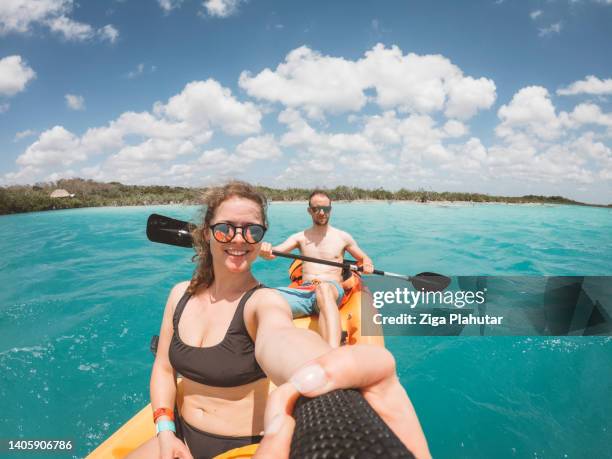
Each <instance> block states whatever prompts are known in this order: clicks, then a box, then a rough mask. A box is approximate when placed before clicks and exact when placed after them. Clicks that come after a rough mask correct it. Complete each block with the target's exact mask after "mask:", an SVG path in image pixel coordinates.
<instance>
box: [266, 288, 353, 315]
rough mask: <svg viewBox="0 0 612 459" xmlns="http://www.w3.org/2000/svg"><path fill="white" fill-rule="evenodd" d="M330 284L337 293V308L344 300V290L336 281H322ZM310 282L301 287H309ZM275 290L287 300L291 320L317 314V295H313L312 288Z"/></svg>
mask: <svg viewBox="0 0 612 459" xmlns="http://www.w3.org/2000/svg"><path fill="white" fill-rule="evenodd" d="M323 282H328V283H330V284H332V285H333V286H334V287H336V290H337V291H338V298H337V299H336V304H337V305H338V306H339V305H340V303H341V302H342V298H344V289H343V288H342V286H341V285H340V284H339V283H338V282H336V281H323ZM311 285H312V283H311V282H304V283H303V284H302V287H309V286H311ZM276 290H278V291H279V292H280V294H281V295H283V298H285V300H287V303H289V306H291V313H292V314H293V318H294V319H297V318H298V317H305V316H310V315H312V314H313V313H314V314H318V313H319V307H318V306H317V295H316V293H315V289H314V288H310V289H306V288H304V289H302V288H291V287H276Z"/></svg>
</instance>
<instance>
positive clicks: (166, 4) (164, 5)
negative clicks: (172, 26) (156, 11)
mask: <svg viewBox="0 0 612 459" xmlns="http://www.w3.org/2000/svg"><path fill="white" fill-rule="evenodd" d="M157 3H159V6H160V7H161V9H162V10H164V11H165V12H166V13H168V12H170V11H172V10H173V9H175V8H180V6H181V3H183V0H157Z"/></svg>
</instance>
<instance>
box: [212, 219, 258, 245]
mask: <svg viewBox="0 0 612 459" xmlns="http://www.w3.org/2000/svg"><path fill="white" fill-rule="evenodd" d="M237 229H240V234H241V235H242V239H244V240H245V241H246V242H248V243H249V244H257V243H258V242H261V240H262V239H263V237H264V234H266V230H267V228H266V227H265V226H263V225H258V224H256V223H248V224H246V225H244V226H238V225H232V224H231V223H216V224H214V225H211V226H210V230H211V231H212V234H213V237H214V238H215V240H217V241H219V242H222V243H227V242H232V241H233V240H234V238H235V237H236V233H237V231H236V230H237Z"/></svg>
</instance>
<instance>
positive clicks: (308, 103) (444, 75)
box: [239, 44, 496, 119]
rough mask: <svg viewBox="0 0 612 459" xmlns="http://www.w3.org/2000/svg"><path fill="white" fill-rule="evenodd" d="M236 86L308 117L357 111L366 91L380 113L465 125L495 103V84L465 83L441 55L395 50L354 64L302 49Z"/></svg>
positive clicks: (380, 49)
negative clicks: (438, 114)
mask: <svg viewBox="0 0 612 459" xmlns="http://www.w3.org/2000/svg"><path fill="white" fill-rule="evenodd" d="M239 82H240V86H241V87H242V88H243V89H245V90H246V91H247V93H248V94H249V95H251V96H253V97H256V98H258V99H263V100H267V101H271V102H280V103H282V104H283V105H285V106H286V107H291V108H300V109H303V110H304V111H305V112H306V113H307V114H308V116H309V117H311V118H320V117H321V116H322V115H323V114H324V113H325V112H330V113H336V114H337V113H343V112H347V111H358V110H361V109H362V108H363V107H364V106H365V105H366V103H367V102H368V101H369V99H368V96H367V95H366V91H367V90H368V89H374V90H375V93H376V95H375V97H374V98H372V101H373V102H376V103H377V104H378V105H379V106H380V107H381V108H383V109H398V110H400V111H404V112H411V113H432V112H435V111H442V110H444V111H445V114H446V115H447V116H450V117H453V118H460V119H468V118H470V117H472V116H474V114H475V113H476V112H477V111H478V110H481V109H487V108H490V107H491V105H492V104H493V102H494V101H495V98H496V94H495V84H494V83H493V81H492V80H489V79H486V78H479V79H474V78H472V77H465V76H464V75H463V73H462V72H461V70H460V69H459V68H458V67H456V66H455V65H453V64H452V63H451V62H450V61H449V60H448V59H446V58H445V57H443V56H440V55H425V56H419V55H416V54H412V53H411V54H408V55H404V54H403V53H402V51H401V50H400V49H399V48H398V47H397V46H393V47H391V48H386V47H385V46H384V45H382V44H378V45H376V46H375V47H374V48H372V49H371V50H370V51H368V52H366V53H365V57H364V58H362V59H359V60H357V61H351V60H347V59H344V58H338V57H331V56H324V55H321V54H320V53H317V52H315V51H313V50H311V49H310V48H308V47H306V46H302V47H300V48H297V49H294V50H293V51H291V52H290V53H289V54H288V55H287V57H286V58H285V62H283V63H281V64H279V65H278V67H277V68H276V70H274V71H273V70H270V69H265V70H263V71H261V72H260V73H259V74H257V75H255V76H252V75H251V74H250V73H249V72H243V73H242V74H241V75H240V81H239Z"/></svg>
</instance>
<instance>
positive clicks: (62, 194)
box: [50, 188, 74, 198]
mask: <svg viewBox="0 0 612 459" xmlns="http://www.w3.org/2000/svg"><path fill="white" fill-rule="evenodd" d="M50 196H51V197H52V198H74V194H73V193H68V192H67V191H66V190H63V189H61V188H58V189H57V190H55V191H53V193H51V194H50Z"/></svg>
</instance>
